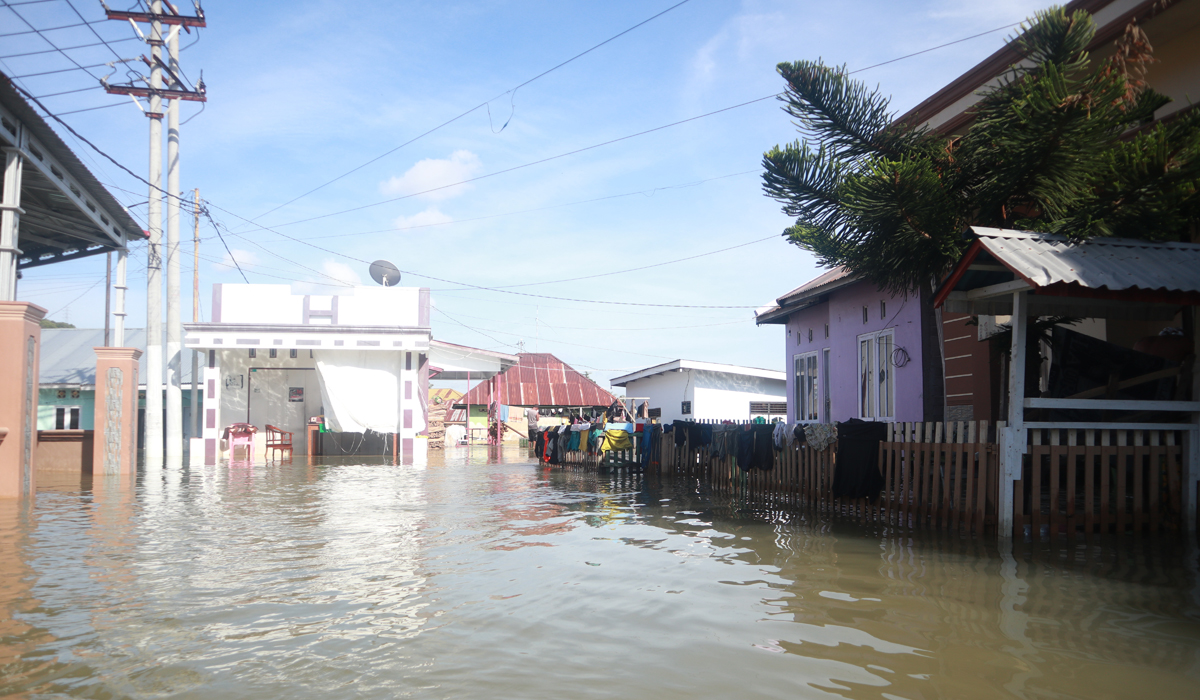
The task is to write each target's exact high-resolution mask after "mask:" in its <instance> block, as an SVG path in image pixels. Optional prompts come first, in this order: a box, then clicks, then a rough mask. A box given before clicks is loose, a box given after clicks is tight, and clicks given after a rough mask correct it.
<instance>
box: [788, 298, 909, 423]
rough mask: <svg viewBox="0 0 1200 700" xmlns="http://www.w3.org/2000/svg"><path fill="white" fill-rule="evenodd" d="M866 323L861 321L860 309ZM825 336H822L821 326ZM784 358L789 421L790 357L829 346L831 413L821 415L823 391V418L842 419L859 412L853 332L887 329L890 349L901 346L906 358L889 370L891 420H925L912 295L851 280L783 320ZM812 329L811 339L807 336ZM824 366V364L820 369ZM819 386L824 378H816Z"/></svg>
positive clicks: (792, 413) (792, 415)
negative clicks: (892, 400) (882, 307)
mask: <svg viewBox="0 0 1200 700" xmlns="http://www.w3.org/2000/svg"><path fill="white" fill-rule="evenodd" d="M880 301H885V302H886V318H884V317H881V314H880ZM864 306H866V307H867V322H866V323H863V307H864ZM826 323H828V324H829V337H828V338H826V337H825V324H826ZM785 325H786V329H787V332H785V333H784V344H785V352H784V361H785V367H786V368H787V369H786V373H787V402H788V420H789V421H795V420H796V386H795V382H796V377H795V370H794V366H795V365H794V362H793V358H794V357H795V356H796V355H798V354H801V353H808V352H813V351H820V350H823V349H825V348H829V351H830V358H829V370H830V371H829V375H830V376H829V382H828V385H829V393H830V398H831V402H830V413H831V415H829V416H825V415H823V413H824V403H825V400H824V399H825V397H824V394H822V395H821V398H820V399H819V401H820V403H821V406H822V416H821V420H822V421H832V422H838V421H845V420H849V419H851V418H856V417H857V416H858V336H860V335H862V334H864V333H872V332H875V331H881V330H887V329H892V330H893V331H894V334H895V335H894V343H895V345H894V347H896V348H903V349H904V350H905V351H906V352H907V353H908V356H909V361H908V363H907V364H906V365H904V366H903V367H896V368H893V372H894V375H893V378H894V380H895V383H894V391H895V395H896V401H895V404H896V405H895V416H894V420H896V421H901V422H903V421H920V420H923V419H924V415H923V410H922V401H923V397H924V392H923V391H922V386H921V305H920V303H919V301H918V299H917V297H916V296H915V295H914V296H912V297H910V298H908V299H907V300H906V299H904V298H903V297H896V296H892V295H890V294H888V293H887V292H882V291H880V290H878V289H877V288H876V287H875V285H873V284H871V283H870V282H856V283H854V284H851V285H848V286H846V287H842V288H840V289H835V290H834V291H832V292H830V294H829V298H828V301H825V302H823V303H820V304H816V305H814V306H811V307H809V308H807V309H802V310H800V311H797V312H795V313H793V314H791V315H790V316H789V317H788V321H787V323H786V324H785ZM810 328H811V329H812V332H813V335H812V337H813V339H812V340H811V341H809V340H808V330H809V329H810ZM822 369H823V368H822ZM820 384H821V386H822V391H823V387H824V385H825V381H824V379H822V380H821V382H820Z"/></svg>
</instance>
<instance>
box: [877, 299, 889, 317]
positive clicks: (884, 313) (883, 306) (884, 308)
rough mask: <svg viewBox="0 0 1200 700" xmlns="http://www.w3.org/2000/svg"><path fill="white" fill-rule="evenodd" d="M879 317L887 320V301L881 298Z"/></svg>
mask: <svg viewBox="0 0 1200 700" xmlns="http://www.w3.org/2000/svg"><path fill="white" fill-rule="evenodd" d="M879 318H881V319H883V320H884V321H886V320H887V302H886V301H884V300H883V299H880V300H879Z"/></svg>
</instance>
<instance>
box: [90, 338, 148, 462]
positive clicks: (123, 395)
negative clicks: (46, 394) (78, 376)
mask: <svg viewBox="0 0 1200 700" xmlns="http://www.w3.org/2000/svg"><path fill="white" fill-rule="evenodd" d="M93 349H94V350H95V351H96V403H95V405H96V426H95V427H96V433H95V445H94V450H95V452H93V456H92V473H93V474H134V473H136V472H137V429H138V424H137V417H138V358H140V357H141V356H142V351H141V350H138V349H137V348H93Z"/></svg>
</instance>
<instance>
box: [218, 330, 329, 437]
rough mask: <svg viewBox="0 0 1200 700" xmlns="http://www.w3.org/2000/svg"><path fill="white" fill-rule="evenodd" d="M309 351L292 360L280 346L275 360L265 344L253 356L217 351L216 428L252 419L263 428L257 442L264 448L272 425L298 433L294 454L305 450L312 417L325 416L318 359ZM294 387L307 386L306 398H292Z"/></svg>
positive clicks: (260, 428)
mask: <svg viewBox="0 0 1200 700" xmlns="http://www.w3.org/2000/svg"><path fill="white" fill-rule="evenodd" d="M310 352H311V351H309V350H297V351H296V357H295V358H292V357H290V356H289V353H288V351H287V350H286V349H280V350H278V357H276V358H274V359H272V358H271V357H270V353H269V351H268V349H267V348H260V349H258V350H257V351H256V355H257V356H256V357H254V358H251V357H250V353H249V351H248V350H244V349H243V350H218V351H217V363H218V367H219V368H220V381H219V382H218V384H217V392H218V395H219V396H220V397H221V411H220V421H221V425H219V426H217V428H218V430H223V429H224V428H225V426H227V425H230V424H232V423H251V424H252V425H254V426H255V427H257V428H258V429H259V435H258V437H257V438H256V439H257V442H256V446H257V447H258V449H259V451H260V452H262V451H263V450H264V449H265V447H264V445H265V440H264V439H263V437H262V436H263V433H264V431H265V429H266V425H267V424H268V423H270V424H272V425H274V426H276V427H279V428H282V429H284V430H287V431H290V432H292V433H294V434H293V436H292V442H293V444H294V445H295V453H296V454H304V453H305V449H306V445H305V433H304V431H305V429H306V424H307V423H308V419H309V418H312V417H313V416H319V415H321V412H322V408H323V407H322V405H321V387H320V383H319V380H318V379H317V372H316V366H317V365H316V360H314V359H313V358H311V357H310V356H309V355H310ZM251 370H253V372H252V371H251ZM239 383H240V386H239V385H238V384H239ZM291 387H303V388H304V401H303V402H291V401H289V400H288V390H289V389H290V388H291ZM252 393H253V399H252V398H251V394H252Z"/></svg>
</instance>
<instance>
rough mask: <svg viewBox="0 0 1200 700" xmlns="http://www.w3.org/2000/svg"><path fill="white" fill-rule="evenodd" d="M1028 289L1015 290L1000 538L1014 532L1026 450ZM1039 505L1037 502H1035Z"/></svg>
mask: <svg viewBox="0 0 1200 700" xmlns="http://www.w3.org/2000/svg"><path fill="white" fill-rule="evenodd" d="M1028 294H1029V293H1028V292H1025V291H1021V292H1014V293H1013V313H1012V353H1011V357H1012V360H1011V361H1010V362H1009V364H1008V426H1007V427H1006V428H1005V430H1004V435H1003V437H1002V438H1001V450H1002V452H1001V453H1000V493H999V494H998V496H999V499H998V504H997V505H998V506H999V510H1000V512H999V527H998V528H997V530H998V534H999V537H1000V540H1001V541H1004V540H1010V539H1012V536H1013V482H1014V481H1016V480H1017V479H1019V478H1021V460H1022V456H1023V455H1024V454H1025V451H1026V445H1025V443H1026V440H1027V439H1028V438H1027V436H1026V433H1025V334H1026V317H1027V316H1028V305H1029V298H1028ZM1034 508H1035V509H1036V508H1037V504H1034Z"/></svg>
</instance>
